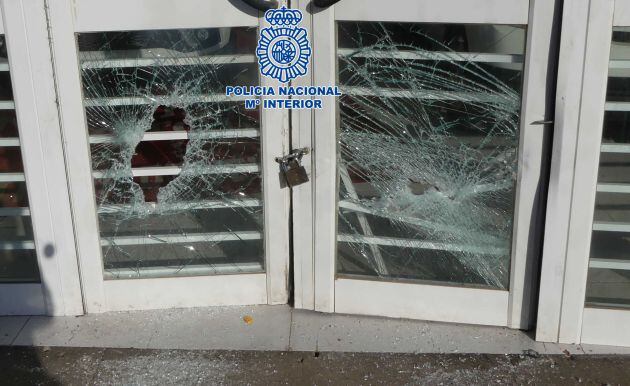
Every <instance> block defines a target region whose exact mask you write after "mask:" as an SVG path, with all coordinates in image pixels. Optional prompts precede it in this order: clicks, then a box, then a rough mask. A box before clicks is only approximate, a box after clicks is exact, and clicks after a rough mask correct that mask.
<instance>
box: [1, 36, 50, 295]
mask: <svg viewBox="0 0 630 386" xmlns="http://www.w3.org/2000/svg"><path fill="white" fill-rule="evenodd" d="M39 281H40V275H39V267H38V264H37V254H36V252H35V243H34V241H33V226H32V223H31V216H30V209H29V201H28V194H27V190H26V178H25V175H24V166H23V164H22V152H21V149H20V138H19V133H18V124H17V117H16V115H15V106H14V103H13V89H12V86H11V75H10V72H9V63H8V58H7V46H6V41H5V38H4V35H0V283H15V282H30V283H32V282H39Z"/></svg>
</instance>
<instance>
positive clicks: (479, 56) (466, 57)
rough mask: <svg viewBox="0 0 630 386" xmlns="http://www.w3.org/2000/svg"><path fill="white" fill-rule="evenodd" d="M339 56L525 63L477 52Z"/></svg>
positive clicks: (348, 51)
mask: <svg viewBox="0 0 630 386" xmlns="http://www.w3.org/2000/svg"><path fill="white" fill-rule="evenodd" d="M337 53H338V54H339V56H352V57H355V58H372V59H388V58H391V59H405V60H448V61H451V62H480V63H523V55H520V54H492V53H477V52H448V51H425V52H416V51H394V50H389V51H384V50H383V51H382V50H355V49H351V48H342V49H338V50H337Z"/></svg>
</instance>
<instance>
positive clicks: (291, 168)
mask: <svg viewBox="0 0 630 386" xmlns="http://www.w3.org/2000/svg"><path fill="white" fill-rule="evenodd" d="M282 173H283V174H284V181H285V184H284V186H283V187H285V186H288V187H290V188H292V187H294V186H297V185H300V184H303V183H305V182H308V174H306V169H305V168H304V166H302V165H300V163H299V162H298V160H297V159H292V160H289V161H288V162H287V164H286V167H285V168H283V170H282ZM281 185H282V184H281Z"/></svg>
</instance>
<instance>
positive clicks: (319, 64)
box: [304, 0, 556, 328]
mask: <svg viewBox="0 0 630 386" xmlns="http://www.w3.org/2000/svg"><path fill="white" fill-rule="evenodd" d="M555 7H556V4H555V2H553V1H547V0H532V1H528V0H509V1H506V0H496V1H495V0H490V1H489V0H473V1H471V0H468V1H461V0H444V1H439V2H436V1H431V0H399V1H396V2H384V1H377V0H364V1H361V0H342V1H340V2H339V3H337V4H335V5H334V6H331V7H329V8H327V9H323V10H319V9H318V10H316V12H314V13H313V17H312V18H313V32H312V39H313V45H314V47H313V49H314V52H315V54H314V57H313V83H314V85H316V86H317V85H328V84H332V83H334V82H335V81H336V54H337V51H336V36H335V33H336V32H335V31H336V29H335V21H336V20H359V21H361V20H364V21H367V20H370V21H401V22H433V23H493V24H521V25H525V24H527V25H528V37H527V48H526V59H525V70H524V87H523V105H522V114H521V115H522V119H521V130H520V132H521V138H520V153H519V161H518V162H519V165H518V166H519V176H518V181H517V188H516V189H517V190H516V191H517V199H516V208H515V209H516V210H515V223H514V233H513V245H512V272H511V279H510V289H509V291H499V290H488V289H478V288H463V287H452V286H438V285H428V284H408V283H399V282H396V283H394V282H380V281H370V280H354V279H348V278H336V277H335V276H336V274H335V255H336V237H337V235H336V218H337V197H336V194H337V175H336V167H337V165H336V146H337V145H336V142H337V138H336V122H337V119H338V111H337V107H336V103H335V101H334V100H333V99H330V100H327V101H325V103H324V108H323V109H322V110H318V111H316V112H315V114H314V115H315V117H314V122H315V123H314V125H313V127H316V129H313V137H314V140H313V143H314V152H313V154H314V172H313V175H314V178H313V185H314V187H313V192H314V193H313V212H312V213H313V214H314V223H315V225H314V237H315V239H314V252H313V254H314V261H315V263H314V297H315V302H314V308H315V309H316V310H319V311H325V312H341V313H362V314H377V315H385V316H395V317H408V318H418V319H431V320H441V321H450V322H464V323H476V324H489V325H504V326H509V327H512V328H527V327H529V326H530V325H531V322H532V319H533V318H532V315H531V314H532V312H531V311H532V299H533V298H534V294H535V286H536V282H535V272H536V264H537V259H538V256H539V238H538V235H537V231H538V229H536V228H535V227H533V226H532V224H537V221H538V220H539V218H538V217H537V213H539V211H540V205H541V201H540V199H541V197H540V190H541V184H543V185H544V182H543V181H541V170H542V168H543V167H544V165H543V160H544V158H545V155H544V154H543V148H544V146H543V145H544V139H545V134H544V132H545V128H544V127H543V126H539V125H535V124H534V122H535V121H539V120H544V119H545V118H547V117H546V111H547V107H548V103H547V102H546V101H547V98H546V96H547V95H546V89H547V85H548V81H549V78H548V77H549V76H551V74H549V73H548V67H549V66H548V65H549V60H550V59H551V58H550V56H549V54H550V53H549V45H550V41H551V38H552V25H553V21H554V10H555ZM543 191H544V188H543ZM304 253H306V251H305V252H304ZM438 298H439V299H440V303H439V305H438V304H437V303H436V302H435V299H438ZM438 308H439V309H438Z"/></svg>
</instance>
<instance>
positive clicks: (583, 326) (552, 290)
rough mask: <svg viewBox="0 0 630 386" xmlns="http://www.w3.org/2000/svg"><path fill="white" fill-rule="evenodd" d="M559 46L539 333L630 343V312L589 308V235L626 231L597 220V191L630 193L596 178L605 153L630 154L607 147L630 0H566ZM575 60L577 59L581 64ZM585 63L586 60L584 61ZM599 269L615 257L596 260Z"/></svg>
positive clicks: (552, 337) (622, 148) (586, 340)
mask: <svg viewBox="0 0 630 386" xmlns="http://www.w3.org/2000/svg"><path fill="white" fill-rule="evenodd" d="M564 13H565V14H564V17H563V26H562V29H563V31H562V43H561V50H560V68H559V72H558V73H559V81H558V89H557V92H558V96H557V98H556V103H557V111H556V120H557V123H556V131H555V134H554V154H553V159H552V174H551V183H550V188H549V202H548V210H547V220H546V221H547V226H546V231H545V247H544V254H543V269H542V274H541V288H540V296H539V311H538V324H537V331H536V339H537V340H542V341H553V342H558V341H559V342H561V343H593V344H614V345H626V346H627V345H630V331H628V330H627V329H624V328H611V326H618V327H621V326H625V325H628V323H630V311H627V310H621V309H607V308H595V307H585V305H584V302H585V296H586V283H587V275H588V268H589V255H590V247H591V233H592V231H593V230H595V229H599V230H616V231H619V230H625V229H623V227H618V226H616V227H611V226H610V225H609V224H606V223H595V224H594V223H593V217H594V207H595V195H596V192H598V191H599V192H624V193H625V192H627V191H628V189H627V187H626V186H623V185H618V184H598V183H597V176H598V169H599V157H600V152H626V151H627V149H626V147H625V146H624V145H601V138H602V129H603V120H604V111H605V110H612V109H616V108H619V107H623V106H620V105H618V104H611V103H607V102H606V87H607V80H608V74H609V61H610V49H611V36H612V28H613V26H630V3H628V2H624V1H619V0H617V1H615V0H597V1H594V0H574V1H570V2H566V1H565V10H564ZM576 64H577V65H576ZM579 64H581V65H579ZM594 264H595V265H597V266H601V267H611V266H614V262H611V261H606V260H599V261H592V260H591V266H593V265H594Z"/></svg>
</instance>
